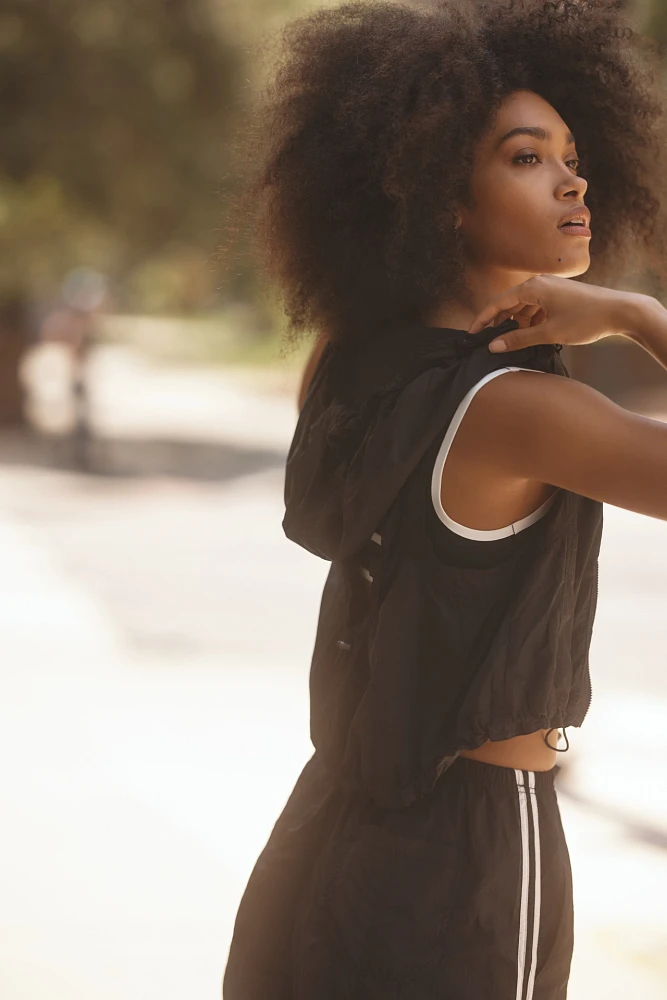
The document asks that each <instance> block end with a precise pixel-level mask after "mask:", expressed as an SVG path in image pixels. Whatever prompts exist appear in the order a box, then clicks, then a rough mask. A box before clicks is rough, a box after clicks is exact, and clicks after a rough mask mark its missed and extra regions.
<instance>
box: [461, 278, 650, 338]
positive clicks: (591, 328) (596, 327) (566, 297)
mask: <svg viewBox="0 0 667 1000" xmlns="http://www.w3.org/2000/svg"><path fill="white" fill-rule="evenodd" d="M638 298H643V299H644V298H650V296H645V295H641V293H639V292H624V291H617V290H615V289H611V288H602V287H600V286H599V285H587V284H584V282H581V281H572V280H571V279H570V278H560V277H558V276H556V275H553V274H539V275H534V276H533V277H532V278H528V280H527V281H523V282H521V284H520V285H514V286H513V287H512V288H508V289H507V290H506V291H504V292H501V293H500V294H499V295H495V296H494V297H493V298H492V299H491V300H490V301H489V302H488V303H487V305H485V306H484V308H483V309H482V310H481V311H480V312H479V313H478V314H477V316H475V318H474V320H473V322H472V323H471V324H470V326H469V327H468V333H471V334H474V333H479V331H480V330H482V329H483V328H484V327H485V326H489V325H490V324H491V322H492V321H495V322H494V323H493V325H494V326H497V325H498V323H502V322H503V321H504V320H506V319H509V318H510V317H511V316H513V317H514V319H515V320H516V321H517V322H518V323H519V329H518V330H511V331H510V332H509V333H504V334H503V336H502V337H499V338H497V339H496V340H492V341H491V342H490V343H489V350H490V351H494V352H495V351H502V350H507V351H519V350H521V348H523V347H530V346H532V345H533V344H592V343H594V342H595V341H596V340H602V339H603V338H604V337H611V336H614V335H624V334H626V333H627V330H628V319H629V314H630V312H631V311H632V308H633V307H634V308H636V300H637V299H638ZM503 343H504V344H505V347H503V346H501V345H502V344H503Z"/></svg>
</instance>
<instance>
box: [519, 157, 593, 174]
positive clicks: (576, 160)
mask: <svg viewBox="0 0 667 1000" xmlns="http://www.w3.org/2000/svg"><path fill="white" fill-rule="evenodd" d="M531 157H534V158H535V159H536V160H539V156H538V155H537V153H522V154H521V155H520V156H515V157H514V160H513V162H514V163H522V162H523V161H524V160H529V159H530V158H531ZM580 162H581V161H580V160H579V158H578V157H576V156H574V157H570V159H569V160H566V163H568V164H569V163H573V164H574V166H573V167H572V169H573V170H578V169H579V164H580ZM532 165H533V164H532V163H527V164H526V166H527V167H530V166H532Z"/></svg>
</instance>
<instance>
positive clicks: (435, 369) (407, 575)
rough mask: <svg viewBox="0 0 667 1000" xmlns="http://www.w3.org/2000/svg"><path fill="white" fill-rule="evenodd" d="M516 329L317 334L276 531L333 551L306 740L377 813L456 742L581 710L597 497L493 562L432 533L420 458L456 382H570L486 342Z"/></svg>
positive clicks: (420, 783) (586, 688) (529, 354)
mask: <svg viewBox="0 0 667 1000" xmlns="http://www.w3.org/2000/svg"><path fill="white" fill-rule="evenodd" d="M517 326H518V324H517V322H516V321H515V320H507V321H505V322H504V323H502V324H500V325H499V326H497V327H495V328H494V327H491V328H488V329H487V330H485V331H483V332H482V334H480V335H472V336H471V335H469V334H467V333H466V332H465V331H461V330H449V329H436V328H429V327H420V326H416V327H414V328H411V329H406V330H402V331H400V332H399V333H398V334H396V333H395V334H393V335H387V337H386V338H385V339H384V340H382V341H375V342H370V343H368V344H365V345H363V346H361V347H359V348H356V349H352V348H346V349H340V348H336V347H333V346H332V345H328V347H327V348H326V349H325V351H324V352H323V354H322V357H321V358H320V362H319V364H318V367H317V369H316V371H315V373H314V376H313V379H312V382H311V385H310V389H309V392H308V395H307V397H306V401H305V404H304V406H303V409H302V411H301V414H300V417H299V421H298V423H297V427H296V430H295V434H294V438H293V441H292V444H291V447H290V451H289V454H288V458H287V466H286V476H285V517H284V520H283V528H284V531H285V533H286V535H287V537H288V538H290V539H292V540H293V541H295V542H297V543H298V544H299V545H301V546H303V547H304V548H306V549H308V550H309V551H311V552H314V553H315V554H317V555H319V556H320V557H322V558H324V559H327V560H330V561H331V567H330V571H329V575H328V577H327V580H326V583H325V586H324V590H323V594H322V602H321V608H320V615H319V621H318V627H317V634H316V639H315V647H314V651H313V657H312V662H311V670H310V707H311V715H310V721H311V726H310V734H311V739H312V742H313V745H314V747H315V748H316V749H318V750H319V751H321V753H322V755H323V757H324V758H325V760H326V762H327V765H328V766H329V768H330V769H331V770H332V772H334V773H336V774H337V775H339V776H340V780H341V781H342V782H343V783H344V784H345V785H346V786H347V787H349V788H351V789H357V790H360V791H362V792H363V793H364V794H366V795H368V796H370V797H371V798H372V799H374V801H375V802H377V803H378V804H379V805H383V806H386V807H388V808H395V807H399V806H407V805H409V804H410V803H412V802H414V801H416V800H417V799H419V798H420V797H421V796H424V795H427V794H428V793H429V792H430V791H431V790H432V789H433V787H434V785H435V782H436V781H437V779H438V776H439V775H440V774H441V773H442V772H443V770H445V769H446V768H447V767H448V766H450V765H451V763H452V762H453V760H455V759H456V755H457V754H458V753H459V751H460V750H462V749H472V748H475V747H479V746H481V745H482V743H484V742H486V740H488V739H491V740H503V739H509V738H511V737H512V736H518V735H523V734H527V733H531V732H535V731H536V730H539V729H548V728H556V727H558V728H561V727H566V726H568V727H569V726H580V725H581V723H582V722H583V720H584V717H585V715H586V712H587V710H588V706H589V702H590V698H591V685H590V677H589V671H588V649H589V645H590V639H591V635H592V627H593V619H594V615H595V609H596V603H597V557H598V551H599V546H600V540H601V533H602V511H603V505H602V504H601V503H599V502H598V501H595V500H592V499H589V498H587V497H583V496H580V495H578V494H575V493H572V492H570V491H568V490H564V489H561V490H559V491H558V493H557V494H556V498H555V500H554V502H553V504H552V506H551V507H550V508H549V510H548V511H547V513H546V514H545V516H544V517H542V518H541V519H540V520H539V521H537V522H536V523H535V524H534V525H531V526H530V527H529V528H528V529H526V530H525V531H522V532H519V533H518V534H517V535H513V536H512V537H511V538H510V539H508V540H505V539H502V540H500V541H502V542H505V541H507V545H503V546H498V547H496V552H498V553H499V558H498V560H497V561H496V560H494V561H493V563H492V564H490V565H488V564H487V565H485V564H481V565H476V566H474V567H472V568H471V567H469V566H462V565H456V563H455V562H452V560H451V556H450V557H448V559H449V561H446V560H445V559H443V558H442V553H441V552H439V551H438V544H437V542H434V536H433V530H432V524H433V518H434V517H435V513H434V511H433V505H432V501H431V495H430V478H431V473H432V469H433V462H434V460H435V455H436V454H437V449H438V447H439V445H440V442H441V441H442V437H443V435H444V433H445V431H446V429H447V427H448V425H449V423H450V421H451V419H452V416H453V414H454V412H455V411H456V408H457V406H458V404H459V403H460V402H461V399H462V398H463V396H464V395H465V394H466V393H467V391H468V390H469V389H470V388H471V387H472V386H474V385H475V384H476V383H477V382H478V381H479V380H480V379H481V378H483V377H484V376H485V375H486V374H488V373H490V372H492V371H496V370H498V369H499V368H504V367H506V366H508V365H510V366H512V365H515V366H517V367H523V368H533V369H535V370H540V371H543V372H547V373H550V374H553V375H554V376H559V377H569V374H568V372H567V369H566V368H565V366H564V364H563V363H562V360H561V358H560V352H559V345H554V344H544V345H537V346H534V347H528V348H524V349H522V350H519V351H513V352H509V353H507V352H506V353H504V354H501V355H498V354H491V353H490V352H489V351H488V350H487V349H486V344H487V343H488V342H489V340H491V339H493V338H494V337H496V336H498V335H499V334H500V333H502V332H504V331H506V330H509V329H514V328H516V327H517ZM563 447H564V448H566V447H567V442H566V441H564V442H563ZM373 533H378V534H379V535H380V536H381V538H382V544H381V546H379V548H378V551H377V552H376V553H375V557H374V558H375V566H374V572H373V570H371V575H372V576H373V582H372V585H371V586H370V587H369V585H368V583H367V581H366V580H364V578H363V577H362V576H361V574H360V572H359V567H360V565H366V563H365V561H364V560H365V559H366V558H367V555H368V549H369V544H368V543H369V540H370V539H371V536H372V535H373ZM481 544H483V545H486V544H490V545H491V544H493V543H486V542H484V543H481ZM367 568H368V567H367Z"/></svg>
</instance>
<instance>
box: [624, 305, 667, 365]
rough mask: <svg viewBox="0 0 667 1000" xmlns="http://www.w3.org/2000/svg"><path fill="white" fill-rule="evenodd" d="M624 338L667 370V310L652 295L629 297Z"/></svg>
mask: <svg viewBox="0 0 667 1000" xmlns="http://www.w3.org/2000/svg"><path fill="white" fill-rule="evenodd" d="M626 309H627V314H626V320H625V324H626V326H627V329H626V330H625V331H624V336H626V337H628V338H629V339H630V340H632V341H634V342H635V344H638V345H639V346H640V347H643V348H644V350H645V351H647V352H648V353H649V354H650V355H651V357H653V358H655V360H656V361H657V362H658V364H660V365H662V367H663V368H667V309H665V307H664V306H663V305H662V303H661V302H659V301H658V300H657V299H655V298H653V297H652V296H651V295H643V294H640V293H632V294H630V295H628V299H627V304H626Z"/></svg>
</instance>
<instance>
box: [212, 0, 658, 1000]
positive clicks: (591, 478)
mask: <svg viewBox="0 0 667 1000" xmlns="http://www.w3.org/2000/svg"><path fill="white" fill-rule="evenodd" d="M286 42H287V45H286V48H285V50H284V51H285V57H284V61H283V63H282V65H281V67H280V69H279V72H278V74H277V77H276V82H275V84H274V86H273V88H272V90H271V92H270V100H269V102H268V103H267V105H266V106H265V111H264V117H263V118H262V120H261V129H260V130H258V134H259V132H260V131H261V136H262V139H263V141H267V140H268V142H269V146H268V148H267V149H265V151H264V153H263V160H262V168H261V169H260V173H259V174H258V177H257V180H256V182H255V183H254V184H253V185H251V188H250V189H249V190H251V191H252V198H253V199H254V200H255V204H256V206H257V208H258V213H257V215H256V218H257V220H258V228H257V230H256V236H257V238H258V243H257V245H258V248H259V250H260V253H261V255H262V259H263V261H264V264H265V267H266V269H267V271H268V273H269V274H270V275H271V276H272V277H274V278H275V279H276V280H277V282H278V285H279V288H280V289H281V291H282V294H283V297H284V301H285V305H286V312H287V315H288V317H289V320H290V333H291V334H296V333H298V332H300V331H301V330H304V329H309V328H310V329H312V328H316V329H320V330H326V331H327V336H326V337H325V336H324V335H321V336H320V339H319V342H318V345H317V346H316V349H315V352H314V355H313V358H312V359H311V363H310V364H309V366H308V368H307V371H306V374H305V377H304V382H303V386H302V393H301V399H300V402H301V404H302V410H301V414H300V418H299V424H298V426H297V430H296V432H295V438H294V440H293V443H292V447H291V449H290V455H289V456H288V463H287V472H286V518H285V521H284V527H285V531H286V533H287V535H288V537H290V538H292V539H293V540H295V541H297V542H298V543H299V544H302V545H304V547H306V548H309V549H310V550H311V551H313V552H316V553H317V554H319V555H322V556H324V557H325V558H328V559H330V560H331V561H332V572H331V573H330V576H329V578H328V580H327V585H326V586H325V591H324V594H323V601H322V609H321V613H320V621H319V623H318V634H317V638H316V644H315V651H314V656H313V664H312V668H311V735H312V736H313V743H314V745H315V747H316V753H315V755H314V757H313V759H312V760H311V761H310V762H309V763H308V765H306V768H304V771H303V772H302V775H301V777H300V778H299V781H298V782H297V785H296V786H295V789H294V792H293V793H292V796H291V797H290V800H289V802H288V803H287V805H286V807H285V810H284V811H283V814H282V815H281V817H280V818H279V820H278V822H277V823H276V826H275V827H274V830H273V831H272V834H271V837H270V839H269V842H268V844H267V847H266V848H265V850H264V852H263V853H262V856H261V858H260V859H259V861H258V863H257V865H256V867H255V870H254V871H253V873H252V875H251V878H250V880H249V883H248V888H247V890H246V893H245V895H244V899H243V900H242V902H241V906H240V908H239V914H238V916H237V921H236V926H235V933H234V939H233V941H232V948H231V951H230V958H229V962H228V966H227V970H226V973H225V982H224V986H223V989H224V996H225V998H226V1000H236V998H237V997H238V998H241V997H244V998H252V1000H259V998H262V1000H263V998H264V997H267V998H268V997H272V998H285V1000H286V998H288V997H289V998H290V1000H297V998H298V1000H310V998H313V1000H315V998H317V1000H320V998H323V997H324V998H330V1000H343V998H350V1000H351V998H352V997H355V998H360V1000H361V998H363V1000H375V998H380V997H382V998H391V997H409V998H411V1000H426V998H427V997H428V998H436V997H437V998H443V1000H444V998H447V1000H472V998H475V1000H481V998H482V997H483V998H489V1000H491V998H493V1000H505V998H507V1000H510V998H511V1000H557V998H558V1000H561V998H564V997H565V996H566V990H567V980H568V975H569V968H570V959H571V954H572V943H573V933H572V932H573V915H572V889H571V873H570V868H569V857H568V853H567V847H566V844H565V840H564V836H563V830H562V825H561V823H560V817H559V813H558V807H557V801H556V797H555V793H554V785H553V780H554V776H555V773H556V772H557V770H558V768H557V767H556V766H555V764H556V753H557V748H556V747H555V745H554V744H553V743H552V742H550V740H549V736H550V734H551V733H552V732H553V730H554V729H558V728H565V726H566V725H575V726H576V725H581V723H582V722H583V719H584V716H585V714H586V711H587V710H588V704H589V702H590V693H591V692H590V679H589V677H588V673H587V667H588V647H589V644H590V637H591V630H592V626H593V619H594V615H595V606H596V599H597V551H598V548H599V542H600V536H601V524H602V504H603V502H607V503H612V504H615V505H617V506H621V507H625V508H626V509H629V510H634V511H637V512H639V513H643V514H647V515H649V516H652V517H657V518H662V519H667V487H666V485H665V484H666V483H667V426H665V425H664V424H663V423H661V422H659V421H654V420H649V419H647V418H644V417H640V416H637V415H635V414H632V413H629V412H627V411H625V410H623V409H622V408H621V407H618V406H616V405H615V404H613V403H611V402H610V401H609V400H607V399H606V398H605V397H604V396H602V395H601V394H600V393H597V392H595V391H594V390H593V389H591V388H589V387H587V386H585V385H582V384H579V383H577V382H576V381H575V380H573V379H570V378H569V377H568V373H567V371H566V369H565V367H564V365H563V364H562V362H561V361H560V358H559V357H558V351H559V350H560V347H561V346H562V345H563V344H571V345H577V344H585V343H591V342H593V341H595V340H598V339H601V338H602V337H605V336H608V335H611V334H618V335H625V336H628V337H630V338H631V339H633V340H634V341H635V342H636V343H637V344H638V345H639V346H641V347H643V348H644V349H646V350H647V351H648V352H649V353H650V354H651V355H652V356H653V357H654V358H655V360H656V361H657V362H658V363H660V364H662V365H663V366H664V367H665V368H667V311H666V310H665V309H664V308H663V307H662V306H661V305H660V303H658V302H657V301H656V300H655V299H653V298H651V297H650V296H647V295H643V294H639V293H628V292H623V291H618V290H614V289H610V288H605V287H601V286H600V284H598V283H597V282H606V283H610V282H611V281H612V279H613V278H614V276H618V275H619V274H623V273H624V271H625V272H627V270H628V267H629V263H630V262H632V263H634V264H638V265H639V266H642V265H649V266H652V267H653V268H654V270H655V272H656V274H657V276H658V277H660V278H662V277H663V275H664V260H665V257H664V250H665V245H664V234H665V205H666V204H667V201H666V200H665V197H664V194H665V193H664V190H663V187H662V186H663V185H664V179H663V172H661V171H660V170H659V169H658V164H659V161H660V157H661V156H662V155H663V154H664V152H665V149H666V146H667V143H666V141H665V140H666V137H667V131H666V124H665V122H666V116H665V102H664V98H663V96H662V92H661V91H660V89H659V85H658V84H657V83H655V82H654V80H655V78H656V77H657V75H658V74H657V72H656V73H654V75H652V71H654V70H655V69H656V67H655V63H654V62H653V53H651V51H650V50H649V48H648V47H647V46H646V45H645V43H644V42H643V40H641V39H639V38H637V36H635V35H634V34H633V33H632V31H631V30H630V29H629V28H628V27H627V26H626V25H625V23H624V22H623V20H622V18H621V16H620V14H619V13H618V8H617V4H616V3H612V2H604V0H589V2H578V3H574V2H573V3H568V2H560V3H556V4H544V3H542V2H540V3H531V2H526V3H520V4H508V5H505V4H499V5H494V6H491V5H486V4H480V5H479V6H478V7H477V8H474V7H472V6H470V5H468V4H464V3H448V4H444V3H443V4H436V5H434V6H432V7H429V8H425V7H422V8H417V7H407V6H405V7H404V6H399V5H394V4H386V3H354V4H347V5H345V6H343V7H340V8H337V9H334V10H326V11H318V12H316V13H315V14H313V15H311V16H310V17H307V18H305V19H302V20H301V21H298V22H295V23H294V24H292V25H291V26H290V27H289V29H288V31H287V35H286ZM589 223H590V228H589ZM584 275H586V279H587V280H586V281H583V280H576V279H577V278H581V277H582V276H584ZM572 279H575V280H572ZM494 323H495V324H497V327H495V326H490V325H491V324H494ZM500 333H502V334H503V336H502V338H500V337H499V336H498V335H499V334H500ZM501 339H502V341H504V342H505V343H504V347H505V351H504V354H503V353H500V354H499V352H500V351H501V347H500V344H499V341H500V340H501ZM487 348H488V349H487ZM500 375H504V376H505V377H496V376H500ZM529 376H530V377H529ZM311 379H312V380H311ZM369 456H370V458H369ZM426 490H430V497H429V501H430V502H429V503H428V504H426V505H425V504H424V497H425V495H426ZM332 497H333V499H332ZM371 533H372V535H371ZM364 540H367V541H366V542H365V544H362V542H364ZM362 578H363V581H362ZM334 647H335V651H334ZM540 722H543V723H544V724H543V725H540V724H539V723H540Z"/></svg>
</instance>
